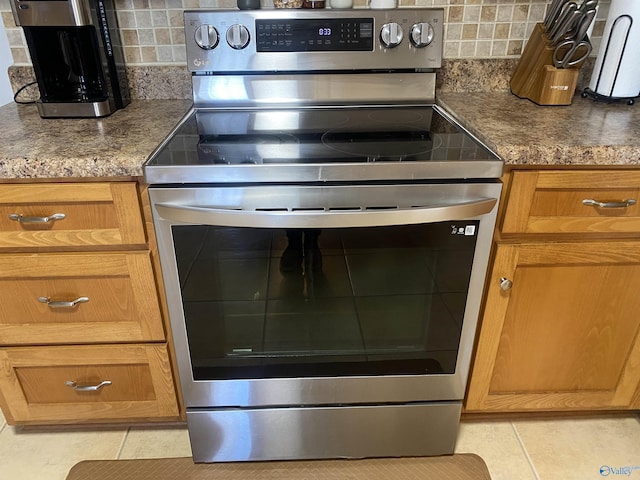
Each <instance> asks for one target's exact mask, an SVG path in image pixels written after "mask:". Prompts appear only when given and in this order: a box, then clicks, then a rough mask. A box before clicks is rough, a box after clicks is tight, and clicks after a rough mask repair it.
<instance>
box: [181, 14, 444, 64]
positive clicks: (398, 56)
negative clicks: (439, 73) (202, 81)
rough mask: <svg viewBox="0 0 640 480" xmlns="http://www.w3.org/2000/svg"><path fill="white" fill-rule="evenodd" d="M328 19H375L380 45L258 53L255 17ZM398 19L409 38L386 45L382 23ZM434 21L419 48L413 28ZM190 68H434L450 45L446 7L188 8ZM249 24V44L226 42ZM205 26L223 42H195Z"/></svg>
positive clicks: (185, 15) (187, 35)
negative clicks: (238, 45)
mask: <svg viewBox="0 0 640 480" xmlns="http://www.w3.org/2000/svg"><path fill="white" fill-rule="evenodd" d="M323 18H333V19H345V20H348V19H351V18H373V20H374V29H373V39H374V45H373V50H372V51H355V52H354V51H321V52H306V51H301V52H258V51H257V47H256V41H255V39H256V38H257V35H256V27H255V21H256V20H257V19H264V20H273V21H278V20H282V21H285V22H286V21H287V20H294V21H295V20H296V19H314V20H320V19H323ZM388 22H395V23H398V24H399V25H400V27H401V28H402V30H403V32H404V40H403V42H402V43H401V44H400V45H399V46H397V47H395V48H385V47H383V46H382V44H381V43H380V40H379V34H380V29H381V28H382V25H383V24H385V23H388ZM419 22H428V23H430V24H431V26H432V27H433V29H434V39H433V41H432V43H431V44H430V45H429V46H427V47H424V48H415V47H413V45H412V44H411V42H410V41H409V34H410V31H411V27H412V26H413V25H414V24H415V23H419ZM184 24H185V38H186V41H185V42H186V47H187V67H188V68H189V71H191V72H215V73H221V72H224V73H231V72H238V73H240V72H241V73H250V72H253V73H255V72H293V71H328V70H354V71H355V70H375V69H433V68H439V67H441V64H442V49H443V45H444V41H443V32H444V25H443V24H444V10H443V9H441V8H397V9H390V10H369V9H350V10H331V9H323V10H321V11H320V10H308V9H306V10H305V9H285V8H282V9H263V10H187V11H185V13H184ZM238 24H239V25H244V26H245V27H246V28H247V29H248V33H249V44H248V45H247V47H246V48H243V49H241V50H238V49H234V48H233V47H231V46H230V45H229V44H228V43H227V41H226V32H227V30H228V29H229V27H231V26H232V25H238ZM201 25H211V26H213V27H214V28H215V29H216V31H217V33H218V37H219V42H218V44H217V46H216V47H215V48H213V49H211V50H203V49H202V48H200V47H198V45H197V44H196V42H195V36H196V30H197V29H198V27H200V26H201Z"/></svg>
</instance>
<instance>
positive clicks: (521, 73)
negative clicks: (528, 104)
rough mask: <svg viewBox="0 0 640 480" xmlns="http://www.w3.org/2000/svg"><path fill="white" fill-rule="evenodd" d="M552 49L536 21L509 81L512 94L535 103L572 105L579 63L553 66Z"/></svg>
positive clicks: (540, 25) (542, 29)
mask: <svg viewBox="0 0 640 480" xmlns="http://www.w3.org/2000/svg"><path fill="white" fill-rule="evenodd" d="M553 50H554V47H551V46H549V40H548V38H547V36H546V34H545V32H544V27H543V26H542V24H541V23H538V24H536V26H535V27H534V29H533V32H532V33H531V38H529V41H528V42H527V45H526V46H525V48H524V52H522V56H521V57H520V61H519V62H518V65H517V66H516V69H515V71H514V72H513V75H511V80H510V81H509V86H510V87H511V92H512V93H513V94H514V95H516V96H518V97H520V98H527V99H529V100H531V101H532V102H534V103H537V104H538V105H571V101H572V99H573V96H574V94H575V91H576V84H577V83H578V74H579V73H580V66H581V64H580V65H576V66H575V67H571V68H556V67H554V66H553Z"/></svg>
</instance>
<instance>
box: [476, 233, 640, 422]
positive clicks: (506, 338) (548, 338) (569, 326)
mask: <svg viewBox="0 0 640 480" xmlns="http://www.w3.org/2000/svg"><path fill="white" fill-rule="evenodd" d="M501 278H505V279H507V280H508V281H510V282H512V285H511V288H509V284H508V282H504V281H501ZM489 282H490V283H489V287H488V292H487V299H486V305H485V311H484V315H483V320H482V325H481V330H480V335H479V340H478V346H477V353H476V358H475V362H474V366H473V372H472V376H471V382H470V386H469V392H468V398H467V402H466V408H467V410H469V411H474V410H476V411H526V410H538V411H541V410H593V409H615V408H630V406H631V404H632V402H633V397H634V394H635V392H636V389H637V387H638V384H639V383H640V368H639V365H640V340H639V339H638V335H639V333H638V331H639V327H640V315H639V314H638V312H640V295H639V294H638V285H640V242H627V241H607V242H588V243H579V242H575V243H570V242H564V243H552V244H517V245H506V244H499V245H498V247H497V251H496V259H495V263H494V267H493V270H492V273H491V275H490V278H489ZM501 283H502V287H501ZM503 288H504V289H503Z"/></svg>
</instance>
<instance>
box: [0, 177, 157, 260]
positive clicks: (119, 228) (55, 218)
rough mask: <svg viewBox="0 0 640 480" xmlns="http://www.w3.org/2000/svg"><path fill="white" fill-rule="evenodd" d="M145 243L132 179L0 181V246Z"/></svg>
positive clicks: (69, 246) (63, 246) (68, 246)
mask: <svg viewBox="0 0 640 480" xmlns="http://www.w3.org/2000/svg"><path fill="white" fill-rule="evenodd" d="M145 244H146V236H145V233H144V224H143V221H142V216H141V213H140V202H139V201H138V194H137V189H136V184H135V183H133V182H126V183H124V182H123V183H50V184H35V185H33V184H31V185H9V184H6V185H0V249H2V248H13V249H15V248H41V247H46V248H48V249H51V248H67V249H70V248H71V247H73V248H77V247H82V246H113V245H128V246H134V245H145Z"/></svg>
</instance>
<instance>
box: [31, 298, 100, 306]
mask: <svg viewBox="0 0 640 480" xmlns="http://www.w3.org/2000/svg"><path fill="white" fill-rule="evenodd" d="M38 301H39V302H40V303H46V304H47V305H48V306H49V307H51V308H73V307H75V306H76V305H79V304H80V303H86V302H88V301H89V297H78V298H76V299H75V300H71V301H70V302H52V301H51V300H50V299H49V297H38Z"/></svg>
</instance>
